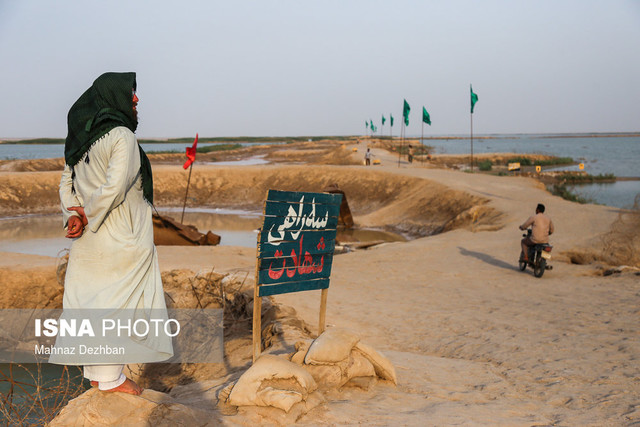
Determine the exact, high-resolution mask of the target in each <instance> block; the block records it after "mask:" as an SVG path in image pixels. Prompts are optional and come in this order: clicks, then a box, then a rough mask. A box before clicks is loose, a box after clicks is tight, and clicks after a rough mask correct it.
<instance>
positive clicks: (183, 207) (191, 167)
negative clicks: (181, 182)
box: [180, 162, 193, 224]
mask: <svg viewBox="0 0 640 427" xmlns="http://www.w3.org/2000/svg"><path fill="white" fill-rule="evenodd" d="M192 169H193V162H192V163H191V165H190V166H189V178H188V179H187V192H186V193H184V204H183V205H182V217H180V224H184V222H183V221H184V210H185V208H186V207H187V194H189V184H190V183H191V170H192Z"/></svg>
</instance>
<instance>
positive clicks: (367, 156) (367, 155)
mask: <svg viewBox="0 0 640 427" xmlns="http://www.w3.org/2000/svg"><path fill="white" fill-rule="evenodd" d="M364 164H365V166H369V165H371V149H370V148H367V152H366V153H364Z"/></svg>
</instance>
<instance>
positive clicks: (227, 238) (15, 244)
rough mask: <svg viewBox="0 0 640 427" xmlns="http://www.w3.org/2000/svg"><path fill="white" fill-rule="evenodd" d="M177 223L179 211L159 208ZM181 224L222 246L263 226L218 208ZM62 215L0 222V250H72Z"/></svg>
mask: <svg viewBox="0 0 640 427" xmlns="http://www.w3.org/2000/svg"><path fill="white" fill-rule="evenodd" d="M159 212H160V214H161V215H166V216H168V217H171V218H173V219H175V220H176V221H180V217H181V216H182V209H181V208H165V209H159ZM184 223H185V224H191V225H194V226H195V227H197V228H198V230H200V231H201V232H204V233H206V232H207V231H209V230H211V231H212V232H214V233H216V234H218V235H220V237H221V240H220V245H221V246H243V247H248V248H254V247H256V242H257V238H258V228H259V227H260V226H261V224H262V215H261V213H259V212H252V211H243V210H235V209H218V208H207V207H199V208H187V210H186V211H185V214H184ZM64 236H65V231H64V230H63V228H62V216H61V215H28V216H23V217H15V218H4V219H0V251H4V252H17V253H24V254H32V255H43V256H51V257H57V256H59V255H60V254H61V253H62V251H64V250H65V249H68V248H70V247H71V240H69V239H67V238H65V237H64ZM337 239H338V241H339V242H341V243H353V242H373V241H378V240H383V241H385V242H400V241H406V239H405V238H404V237H402V236H400V235H398V234H394V233H389V232H386V231H382V230H367V229H354V230H339V231H338V236H337Z"/></svg>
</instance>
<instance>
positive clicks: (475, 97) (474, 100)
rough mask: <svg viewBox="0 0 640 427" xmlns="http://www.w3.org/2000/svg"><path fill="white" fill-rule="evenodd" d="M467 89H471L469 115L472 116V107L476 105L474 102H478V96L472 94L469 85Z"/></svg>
mask: <svg viewBox="0 0 640 427" xmlns="http://www.w3.org/2000/svg"><path fill="white" fill-rule="evenodd" d="M469 88H470V89H471V114H473V107H474V106H475V105H476V102H478V95H476V94H475V93H473V87H472V86H471V85H469Z"/></svg>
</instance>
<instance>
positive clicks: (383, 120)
mask: <svg viewBox="0 0 640 427" xmlns="http://www.w3.org/2000/svg"><path fill="white" fill-rule="evenodd" d="M386 121H387V119H385V118H384V114H383V115H382V126H384V122H386Z"/></svg>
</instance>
